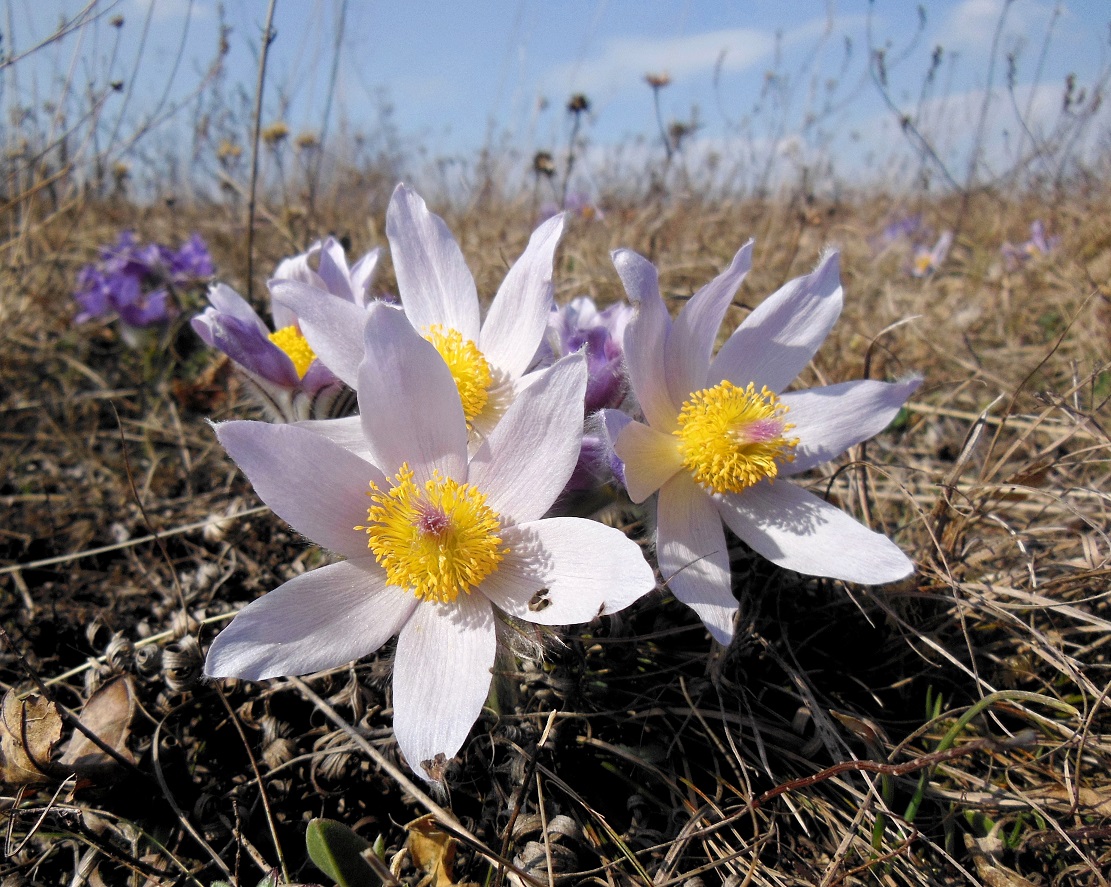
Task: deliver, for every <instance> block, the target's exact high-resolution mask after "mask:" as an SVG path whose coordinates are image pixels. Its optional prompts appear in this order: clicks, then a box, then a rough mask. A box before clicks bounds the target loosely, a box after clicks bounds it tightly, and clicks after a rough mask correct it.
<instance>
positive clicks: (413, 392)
mask: <svg viewBox="0 0 1111 887" xmlns="http://www.w3.org/2000/svg"><path fill="white" fill-rule="evenodd" d="M366 315H367V324H366V359H365V360H364V361H363V365H362V366H361V367H360V369H359V412H360V414H361V417H362V423H363V434H364V435H365V437H366V439H367V444H368V446H369V447H370V450H371V452H372V453H373V454H374V459H373V461H374V464H375V465H379V466H381V468H382V470H383V471H385V472H386V473H387V474H391V475H392V474H393V473H394V472H396V471H397V470H398V469H399V468H400V467H401V463H402V462H408V463H409V467H410V468H411V469H412V470H413V475H414V479H415V480H416V482H417V483H423V482H424V481H426V480H428V479H429V478H431V477H432V475H433V472H434V471H439V472H440V474H441V476H443V477H444V478H454V479H456V480H459V481H465V480H466V478H467V474H466V472H467V421H466V419H465V418H464V417H463V406H462V404H461V403H460V401H459V389H458V388H457V387H456V386H455V380H454V379H452V377H451V372H450V371H449V370H448V368H447V364H446V363H444V359H443V358H442V357H440V353H439V352H438V351H437V350H436V349H435V347H434V346H433V345H432V343H431V342H429V341H427V340H425V339H423V338H422V337H421V336H420V335H419V334H418V333H417V331H416V330H415V329H413V327H412V325H411V324H410V323H409V321H408V320H407V319H406V318H405V315H404V314H403V313H402V312H401V311H398V310H397V309H396V308H393V307H391V306H389V305H387V304H386V303H384V302H378V303H375V304H373V305H371V306H370V307H369V308H367V309H366Z"/></svg>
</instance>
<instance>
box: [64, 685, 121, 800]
mask: <svg viewBox="0 0 1111 887" xmlns="http://www.w3.org/2000/svg"><path fill="white" fill-rule="evenodd" d="M134 717H135V688H134V686H133V685H132V683H131V678H130V677H128V676H127V675H120V676H119V677H117V678H114V679H113V680H111V681H109V682H108V683H107V684H104V685H103V686H102V687H100V689H98V690H97V691H96V692H95V693H93V695H92V696H90V697H89V701H88V702H86V703H85V706H84V708H82V709H81V715H80V718H79V719H80V721H81V723H82V724H83V725H84V726H86V727H87V728H88V729H89V731H90V732H91V733H93V734H94V735H95V736H96V737H97V738H98V739H100V741H101V742H103V743H104V744H105V745H106V746H108V748H110V749H112V750H113V751H115V752H116V753H118V754H119V755H120V757H122V758H123V759H124V760H126V761H130V762H131V763H134V762H135V757H134V755H132V754H131V749H129V748H128V747H127V738H128V736H130V735H131V721H132V719H133V718H134ZM59 763H60V764H62V765H63V766H65V767H68V768H69V769H70V770H72V771H73V772H74V773H76V774H77V775H78V776H80V777H81V778H83V779H88V780H93V781H95V780H97V779H103V778H104V777H105V776H109V775H111V774H112V773H113V772H114V771H115V770H116V769H118V768H119V766H120V764H119V762H118V761H116V760H115V759H114V758H113V757H112V756H111V755H109V754H107V753H106V752H104V751H102V750H101V749H100V748H98V747H97V745H96V743H94V742H93V741H92V740H91V739H89V738H88V737H87V736H86V735H85V734H84V733H82V732H81V731H80V730H77V731H75V732H74V734H73V736H72V737H70V740H69V744H68V745H67V746H66V750H65V752H64V753H63V754H62V759H61V761H59Z"/></svg>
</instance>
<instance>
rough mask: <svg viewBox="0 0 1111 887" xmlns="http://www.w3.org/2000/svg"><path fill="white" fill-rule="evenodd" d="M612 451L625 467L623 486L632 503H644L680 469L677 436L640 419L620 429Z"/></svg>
mask: <svg viewBox="0 0 1111 887" xmlns="http://www.w3.org/2000/svg"><path fill="white" fill-rule="evenodd" d="M613 449H614V452H615V453H617V458H618V459H620V460H621V462H622V464H623V465H624V468H625V488H626V489H627V490H628V491H629V498H630V499H632V500H633V501H634V502H643V501H644V500H645V499H647V498H648V497H649V496H651V495H652V494H653V493H654V492H656V490H658V489H659V488H660V487H662V486H663V485H664V484H665V483H667V481H668V480H670V479H671V477H672V476H674V474H675V473H676V472H677V471H681V470H682V468H683V457H682V456H681V455H680V454H679V439H678V438H677V437H676V436H675V435H674V434H665V433H664V432H662V431H657V430H656V429H654V428H649V427H648V426H647V425H644V424H642V423H640V422H629V423H628V424H626V425H625V427H624V428H623V429H621V433H620V434H619V435H618V436H617V442H616V443H615V444H614V447H613Z"/></svg>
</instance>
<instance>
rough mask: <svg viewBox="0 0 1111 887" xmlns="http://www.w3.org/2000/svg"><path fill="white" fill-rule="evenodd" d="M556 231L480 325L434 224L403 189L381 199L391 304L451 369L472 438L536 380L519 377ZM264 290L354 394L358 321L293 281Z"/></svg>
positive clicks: (555, 224)
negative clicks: (393, 282)
mask: <svg viewBox="0 0 1111 887" xmlns="http://www.w3.org/2000/svg"><path fill="white" fill-rule="evenodd" d="M562 233H563V216H562V215H559V216H556V217H555V218H553V219H549V220H548V221H546V222H544V223H543V224H542V225H540V227H538V228H537V229H536V230H535V231H534V232H533V234H532V237H531V238H530V239H529V243H528V246H527V247H526V248H525V251H524V253H523V254H522V255H521V257H520V258H519V259H518V260H517V261H516V262H515V263H514V265H513V267H512V268H510V269H509V273H508V274H507V275H506V277H505V280H504V281H503V282H502V285H501V286H500V287H499V288H498V292H497V294H496V295H495V296H494V299H493V301H492V302H491V304H490V308H489V310H488V311H487V312H486V319H485V320H482V319H481V312H480V307H479V300H478V290H477V288H476V287H475V282H474V277H472V275H471V272H470V270H469V269H468V268H467V263H466V261H465V260H464V258H463V253H462V251H461V250H460V249H459V244H458V243H456V242H455V238H453V237H452V236H451V232H450V231H449V230H448V227H447V225H446V224H445V223H444V220H443V219H441V218H440V217H439V216H437V215H435V214H434V213H432V212H430V211H429V209H428V207H427V206H426V205H425V202H424V201H423V200H422V199H421V198H420V196H419V195H418V194H417V193H416V192H415V191H413V190H411V189H410V188H408V187H406V186H405V185H398V186H397V188H396V189H395V190H394V193H393V197H392V198H391V199H390V206H389V209H388V210H387V212H386V237H387V238H388V240H389V242H390V257H391V259H392V260H393V266H394V272H395V273H396V276H397V289H398V298H399V299H400V301H401V306H402V308H403V309H404V311H405V315H406V316H407V317H408V318H409V321H410V322H411V323H412V325H413V326H414V327H415V328H416V329H417V330H418V331H419V332H420V334H421V335H422V336H423V337H424V338H426V339H428V340H429V341H431V342H432V344H433V345H435V347H436V350H437V351H438V352H439V353H440V355H441V356H442V357H443V359H444V360H445V362H446V363H447V364H448V367H449V368H450V369H451V374H452V377H453V378H454V379H455V382H456V385H457V387H458V389H459V394H460V397H461V399H462V402H463V412H464V415H465V416H466V419H467V423H468V425H469V426H470V427H471V428H472V429H473V430H474V431H475V432H476V438H481V436H482V435H484V434H487V433H489V431H490V430H491V429H492V428H493V427H494V426H495V425H496V424H497V422H498V419H499V418H500V417H501V415H502V414H503V413H504V412H505V410H506V409H507V407H508V405H509V404H510V403H512V401H513V399H514V398H515V397H516V396H517V394H519V393H520V392H521V391H522V390H523V389H524V388H526V387H527V386H528V385H529V384H531V383H532V382H534V381H535V380H536V379H537V378H539V376H538V374H537V373H528V372H527V371H528V369H529V366H530V365H531V363H532V361H533V356H534V355H535V354H536V349H537V347H538V346H539V345H540V342H541V340H542V339H543V338H544V334H545V331H546V329H547V324H548V315H549V312H550V311H551V308H552V303H553V300H552V294H553V285H552V262H553V259H554V256H555V249H556V246H557V245H558V243H559V238H560V235H561V234H562ZM271 292H272V293H273V295H274V298H275V299H276V300H277V301H278V302H282V303H284V304H286V305H288V306H289V307H290V308H291V309H292V310H293V311H294V312H296V314H297V316H298V317H299V318H300V322H301V330H302V332H303V333H304V335H305V338H306V339H308V342H309V344H310V345H311V346H312V348H313V350H314V351H315V352H316V353H317V355H319V356H320V358H321V359H322V360H323V361H324V362H325V363H326V364H327V365H328V366H329V367H330V368H331V369H332V371H333V372H334V373H335V374H336V375H337V376H339V377H340V378H341V379H342V380H343V381H344V382H346V383H347V384H348V385H351V386H352V387H355V386H357V385H358V382H359V365H360V364H361V362H362V359H363V339H362V323H363V320H364V317H363V315H362V313H361V312H360V311H358V310H356V308H355V306H353V305H350V304H349V303H348V304H344V303H343V301H342V300H340V299H335V298H332V299H326V298H321V297H320V292H319V289H318V288H314V287H312V286H309V285H306V284H305V283H303V282H300V281H292V280H284V281H272V282H271Z"/></svg>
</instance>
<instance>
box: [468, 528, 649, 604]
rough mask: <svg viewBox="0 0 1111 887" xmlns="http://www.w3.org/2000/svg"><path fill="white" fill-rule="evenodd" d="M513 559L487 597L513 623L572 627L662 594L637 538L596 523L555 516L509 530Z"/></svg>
mask: <svg viewBox="0 0 1111 887" xmlns="http://www.w3.org/2000/svg"><path fill="white" fill-rule="evenodd" d="M502 539H503V540H504V541H505V544H506V545H507V546H508V547H509V550H510V553H509V554H508V555H507V556H506V558H505V560H504V561H502V563H501V564H499V566H498V569H497V571H496V572H495V573H493V574H491V575H490V576H488V577H487V578H486V579H485V580H484V581H483V583H482V589H481V590H482V593H483V594H485V595H486V596H487V597H488V598H489V599H490V600H491V601H492V602H493V603H494V604H495V605H496V606H498V607H500V608H501V609H502V610H504V611H505V612H506V613H508V614H509V615H510V616H516V617H517V618H518V619H524V620H525V621H527V622H536V623H539V624H540V625H573V624H575V623H579V622H589V621H590V620H591V619H593V618H594V617H595V616H602V615H605V614H606V613H616V612H617V611H618V610H623V609H624V608H625V607H627V606H628V605H629V604H631V603H632V602H633V601H635V600H637V599H638V598H641V597H643V596H644V595H646V594H648V592H650V591H652V589H654V588H655V587H656V578H655V576H654V575H653V573H652V568H651V567H650V566H649V565H648V562H647V561H646V560H645V559H644V554H643V553H642V552H641V550H640V546H639V545H637V544H636V543H635V542H634V541H633V540H632V539H629V538H628V537H627V536H626V535H625V534H624V533H622V532H621V531H620V530H617V529H615V528H613V527H607V526H606V525H605V524H601V523H598V522H597V521H593V520H586V519H584V518H577V517H554V518H547V519H545V520H538V521H531V522H529V523H527V524H522V525H521V526H518V527H507V528H506V529H505V531H504V532H503V534H502Z"/></svg>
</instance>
